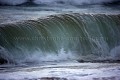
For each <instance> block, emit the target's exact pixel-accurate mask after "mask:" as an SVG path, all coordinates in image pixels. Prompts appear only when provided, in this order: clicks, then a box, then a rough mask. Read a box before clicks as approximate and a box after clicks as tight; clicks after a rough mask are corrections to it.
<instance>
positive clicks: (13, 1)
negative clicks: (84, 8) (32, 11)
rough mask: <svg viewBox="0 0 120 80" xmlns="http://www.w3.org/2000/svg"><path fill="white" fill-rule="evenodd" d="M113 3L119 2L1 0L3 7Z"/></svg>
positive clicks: (107, 0) (104, 0) (93, 0)
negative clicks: (28, 4) (30, 4)
mask: <svg viewBox="0 0 120 80" xmlns="http://www.w3.org/2000/svg"><path fill="white" fill-rule="evenodd" d="M113 1H118V0H0V3H1V4H3V5H19V4H23V3H26V2H30V3H35V4H47V5H58V4H69V5H83V4H102V3H106V2H113Z"/></svg>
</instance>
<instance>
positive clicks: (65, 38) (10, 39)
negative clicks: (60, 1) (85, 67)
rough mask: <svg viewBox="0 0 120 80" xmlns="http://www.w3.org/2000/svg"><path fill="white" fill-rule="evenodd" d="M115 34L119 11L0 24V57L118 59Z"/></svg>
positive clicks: (119, 30)
mask: <svg viewBox="0 0 120 80" xmlns="http://www.w3.org/2000/svg"><path fill="white" fill-rule="evenodd" d="M119 35H120V15H104V14H94V15H92V14H91V15H90V14H77V13H76V14H64V15H55V16H49V17H47V18H44V19H38V20H28V21H22V22H17V23H10V24H1V25H0V57H1V58H4V59H7V60H8V61H10V60H12V61H14V62H29V61H38V62H39V61H44V60H46V61H52V60H64V59H78V58H80V57H81V56H85V57H87V58H91V59H93V56H96V58H111V59H119V57H120V53H119V50H120V47H119V45H120V37H119ZM94 59H95V57H94Z"/></svg>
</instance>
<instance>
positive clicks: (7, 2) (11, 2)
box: [0, 0, 27, 5]
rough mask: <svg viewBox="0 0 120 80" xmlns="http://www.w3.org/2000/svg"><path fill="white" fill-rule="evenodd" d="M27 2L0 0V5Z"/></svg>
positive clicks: (23, 0) (22, 0)
mask: <svg viewBox="0 0 120 80" xmlns="http://www.w3.org/2000/svg"><path fill="white" fill-rule="evenodd" d="M25 2H27V0H0V4H1V5H19V4H23V3H25Z"/></svg>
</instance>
